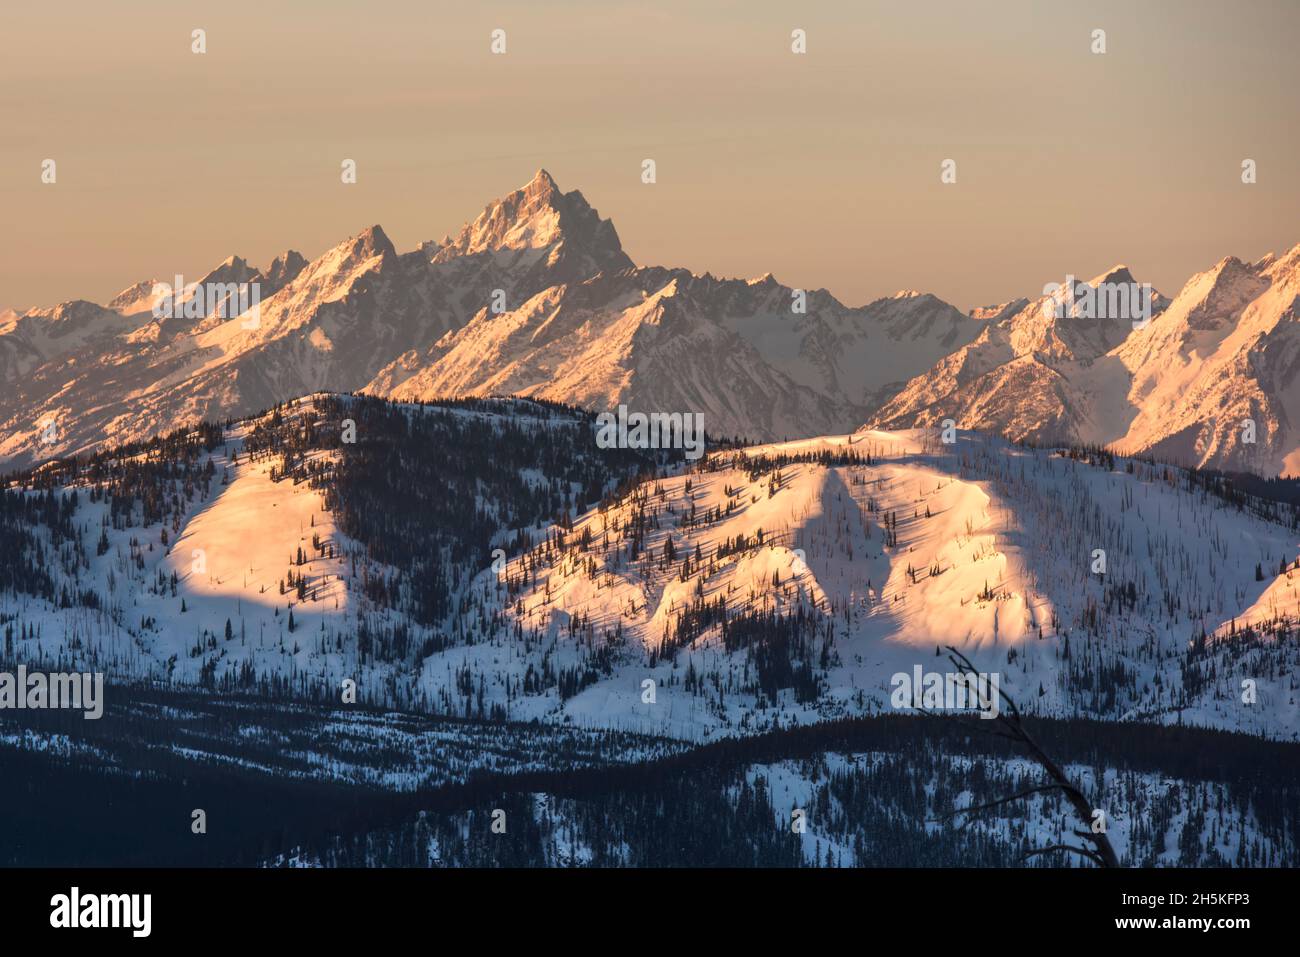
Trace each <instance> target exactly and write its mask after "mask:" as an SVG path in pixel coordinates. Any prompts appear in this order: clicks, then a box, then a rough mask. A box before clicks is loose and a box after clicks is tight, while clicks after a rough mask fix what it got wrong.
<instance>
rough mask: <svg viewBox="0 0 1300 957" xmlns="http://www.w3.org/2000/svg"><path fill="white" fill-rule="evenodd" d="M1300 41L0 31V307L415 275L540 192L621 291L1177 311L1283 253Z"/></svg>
mask: <svg viewBox="0 0 1300 957" xmlns="http://www.w3.org/2000/svg"><path fill="white" fill-rule="evenodd" d="M497 27H500V28H502V29H504V30H505V31H506V37H507V51H508V52H507V53H506V54H505V55H504V56H494V55H492V54H491V52H490V50H489V43H490V38H489V35H490V32H491V31H492V30H493V29H494V28H497ZM1298 27H1300V3H1296V2H1288V0H1279V2H1263V0H1238V2H1231V3H1227V2H1202V0H1165V2H1161V0H1142V2H1133V0H1122V2H1115V3H1097V2H1089V3H1064V2H1027V0H1021V2H997V3H993V2H990V3H974V2H969V0H964V2H939V3H919V2H915V3H893V2H890V3H871V2H861V0H859V2H820V3H819V2H800V3H793V2H791V3H769V2H755V0H746V2H696V3H676V2H658V0H656V2H653V3H624V2H619V0H600V2H596V0H592V2H577V0H574V2H563V0H545V2H542V0H527V2H498V3H492V4H478V3H472V2H471V3H440V2H429V0H419V2H389V3H383V2H341V0H339V2H330V0H315V2H273V3H265V2H260V3H252V2H238V0H227V2H222V3H219V4H218V3H177V2H174V0H173V2H162V0H159V2H138V0H137V2H127V3H112V4H109V3H104V2H102V0H70V2H61V3H46V4H35V3H23V4H17V3H13V4H5V5H4V8H3V10H2V11H0V215H2V216H3V227H4V228H3V230H0V236H2V237H3V238H2V239H0V242H2V243H3V247H2V248H0V306H4V305H11V306H15V307H27V306H34V305H44V304H52V303H54V302H57V301H59V300H64V299H71V298H86V299H92V300H96V301H105V300H107V299H108V298H109V297H111V296H112V295H113V294H114V293H115V292H117V291H118V290H119V289H121V288H122V287H123V286H125V285H127V284H128V283H130V282H132V281H135V280H137V279H143V278H147V277H165V278H169V277H171V276H172V275H174V274H176V273H181V274H183V275H185V276H187V277H188V278H192V279H193V278H198V277H199V276H200V275H201V274H202V273H203V272H205V271H206V270H207V269H209V268H210V267H211V266H213V265H215V264H216V263H217V262H219V261H220V260H222V259H224V258H225V257H226V256H228V255H230V254H232V253H235V254H239V255H242V256H244V257H246V258H247V259H249V260H250V261H251V262H253V263H255V264H257V265H265V264H266V263H267V262H268V261H269V260H270V258H271V257H272V256H273V255H274V254H275V253H276V252H278V251H280V250H283V249H285V248H294V249H298V250H300V251H302V252H303V253H304V254H305V255H307V256H308V257H309V258H310V257H312V256H315V255H317V254H319V253H320V252H322V251H323V250H324V249H326V248H327V247H329V246H331V245H333V244H335V243H336V242H338V241H340V240H342V239H343V238H345V237H347V236H349V235H351V234H354V233H356V232H358V231H359V230H361V229H362V228H364V227H365V226H368V225H369V224H371V223H376V222H377V223H380V224H382V225H383V226H384V228H385V230H386V231H387V232H388V234H389V236H390V237H391V238H392V239H393V241H394V242H395V243H396V244H397V246H398V248H399V249H409V248H413V247H414V246H415V245H416V244H418V243H419V242H420V241H421V240H424V239H436V238H440V237H441V236H443V235H444V234H445V233H447V232H450V231H453V230H454V229H455V228H456V227H457V226H459V225H460V223H462V222H463V221H464V220H466V219H470V218H472V217H473V216H474V215H476V214H477V213H478V212H479V211H480V210H481V209H482V207H483V206H484V205H485V204H486V203H487V202H488V201H489V200H491V199H493V198H494V197H497V196H499V195H501V194H503V193H505V192H508V191H509V190H510V189H512V188H514V187H516V186H519V185H522V184H523V183H524V182H526V181H527V180H528V179H529V178H530V177H531V176H532V174H533V172H534V171H535V170H536V169H537V168H538V167H542V166H544V167H546V168H547V169H548V170H550V172H551V173H552V174H553V175H554V176H555V178H556V180H557V182H558V183H559V185H560V186H561V188H563V189H565V190H569V189H574V188H578V189H581V190H582V191H583V193H584V195H585V196H586V197H587V199H588V200H589V201H590V202H591V203H592V204H593V205H594V206H596V207H597V208H598V209H599V210H600V212H601V215H602V216H607V217H611V218H612V219H613V220H614V223H615V225H616V226H617V227H618V231H619V235H620V236H621V237H622V239H623V243H624V246H625V248H626V249H627V251H628V253H629V255H631V257H632V258H633V259H634V260H635V261H636V262H637V263H639V264H646V265H649V264H655V265H667V266H686V267H689V268H691V269H693V270H695V271H696V272H703V271H706V270H707V271H710V272H713V273H714V274H716V275H724V276H745V277H750V276H757V275H761V274H762V273H764V272H769V271H770V272H772V273H774V274H775V275H776V277H777V278H778V279H779V280H781V281H782V282H786V283H789V284H791V285H795V286H801V287H807V288H813V287H825V288H827V289H829V290H830V291H831V292H833V293H834V294H836V295H837V296H838V297H839V298H840V299H842V300H844V301H846V302H848V303H850V304H859V303H862V302H865V301H868V300H870V299H873V298H876V297H878V296H881V295H888V294H891V293H892V292H894V291H895V290H897V289H900V288H916V289H921V290H925V291H929V292H934V293H935V294H937V295H939V296H941V297H943V298H945V299H947V300H949V301H950V302H952V303H954V304H955V305H957V306H959V307H960V308H963V309H965V308H969V307H970V306H973V305H980V304H985V303H992V302H998V301H1003V300H1006V299H1009V298H1012V297H1013V296H1017V295H1022V294H1023V295H1030V294H1034V293H1036V292H1040V291H1041V289H1042V286H1043V284H1044V283H1045V282H1049V281H1053V280H1056V281H1061V280H1063V278H1064V275H1065V273H1066V272H1073V273H1075V274H1077V275H1084V276H1091V275H1094V274H1096V273H1099V272H1101V271H1102V270H1103V269H1105V268H1106V267H1108V266H1110V265H1112V264H1113V263H1116V262H1125V263H1128V264H1129V265H1130V266H1131V267H1133V270H1134V272H1135V274H1136V276H1137V278H1138V279H1139V280H1145V281H1150V282H1153V283H1154V284H1155V285H1156V286H1157V287H1158V288H1161V289H1162V290H1164V291H1165V292H1166V293H1168V294H1172V293H1173V292H1175V291H1176V290H1177V288H1178V287H1179V286H1180V285H1181V284H1182V282H1183V281H1184V280H1185V279H1186V278H1187V277H1188V276H1189V275H1190V274H1191V273H1192V272H1195V271H1198V270H1201V269H1204V268H1207V267H1209V266H1211V265H1212V264H1213V263H1215V262H1216V261H1217V260H1219V259H1221V258H1222V257H1223V256H1225V255H1229V254H1232V255H1237V256H1240V257H1242V258H1245V259H1254V258H1257V257H1258V256H1260V255H1262V254H1264V253H1265V252H1268V251H1270V250H1276V251H1280V250H1282V249H1285V248H1288V247H1290V246H1292V245H1294V244H1295V243H1297V242H1300V183H1298V182H1297V177H1298V174H1300V124H1298V123H1297V117H1298V116H1300V109H1297V106H1298V100H1300V57H1297V56H1296V53H1295V48H1296V41H1297V39H1300V29H1298ZM195 28H203V29H205V30H206V31H207V53H206V54H203V55H197V54H194V53H192V52H191V49H190V48H191V31H192V30H193V29H195ZM795 28H802V29H804V30H806V31H807V37H808V41H807V42H808V52H807V54H806V55H802V56H800V55H795V54H793V53H791V51H790V33H791V30H793V29H795ZM1096 28H1101V29H1104V30H1105V31H1106V43H1107V52H1106V53H1105V54H1103V55H1096V54H1093V53H1092V52H1091V51H1090V44H1091V32H1092V30H1093V29H1096ZM647 157H649V158H653V159H655V161H656V162H657V164H658V182H657V183H655V184H654V185H649V186H648V185H644V184H642V182H641V178H640V169H641V161H642V160H643V159H645V158H647ZM46 158H53V159H55V160H56V162H57V164H58V167H57V170H58V181H57V183H56V184H54V185H45V184H42V183H41V181H40V173H41V162H42V160H43V159H46ZM345 158H351V159H354V160H356V162H357V169H358V182H357V183H356V184H355V185H343V184H342V183H341V182H340V175H339V174H340V163H341V162H342V161H343V160H344V159H345ZM947 158H952V159H955V160H956V161H957V174H958V175H957V183H956V184H955V185H943V184H941V183H940V178H939V171H940V163H941V162H942V161H943V160H944V159H947ZM1246 158H1251V159H1254V160H1255V161H1256V162H1257V164H1258V182H1257V183H1256V184H1254V185H1249V186H1247V185H1243V184H1242V182H1241V162H1242V160H1243V159H1246Z"/></svg>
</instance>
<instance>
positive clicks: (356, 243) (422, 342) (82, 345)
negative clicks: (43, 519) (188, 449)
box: [0, 170, 981, 463]
mask: <svg viewBox="0 0 1300 957" xmlns="http://www.w3.org/2000/svg"><path fill="white" fill-rule="evenodd" d="M166 281H168V282H170V281H171V277H166ZM254 281H256V282H259V283H260V285H261V299H262V301H261V303H260V315H259V316H258V317H257V320H256V322H252V321H250V319H249V317H248V316H238V317H230V318H223V317H222V316H219V315H216V314H215V310H214V309H205V310H204V311H203V314H202V316H200V317H198V318H183V317H178V318H175V319H170V318H169V319H156V318H154V316H153V314H152V306H153V304H154V295H153V292H152V290H153V288H154V285H155V281H154V280H146V281H144V282H138V283H135V284H133V285H131V286H130V287H128V288H127V289H125V290H124V291H123V292H122V293H121V294H119V295H118V296H117V297H115V298H114V299H113V300H112V301H111V302H110V303H108V304H107V305H106V306H99V305H95V304H93V303H86V302H72V303H64V304H62V305H60V306H57V307H55V308H53V309H46V310H32V311H29V312H26V313H24V314H22V315H18V314H12V313H10V314H7V315H6V317H5V318H4V321H3V323H2V324H0V370H2V371H3V373H4V379H5V384H6V389H5V392H4V394H3V396H2V397H0V460H9V461H11V462H15V463H24V462H30V461H35V460H40V459H44V458H49V457H51V456H54V455H61V454H67V453H70V452H77V451H85V450H88V449H92V448H96V447H99V446H101V445H103V444H105V443H113V442H124V441H132V440H138V439H143V438H147V437H148V436H151V435H154V434H156V433H158V432H160V431H163V430H165V429H168V428H170V427H172V426H173V425H175V424H176V423H179V422H185V421H199V420H203V419H218V418H224V417H227V416H241V415H247V414H250V413H252V412H254V411H257V410H259V409H262V408H266V407H268V406H269V405H271V404H273V403H275V402H278V401H285V400H288V399H291V398H294V397H295V396H299V395H304V394H307V393H310V392H314V391H318V390H322V389H325V390H332V391H354V390H360V389H362V388H366V389H367V390H368V391H371V392H374V393H375V394H380V395H391V396H400V397H403V398H408V399H409V398H414V399H428V398H433V397H442V396H454V395H467V394H474V393H489V392H498V393H500V392H509V393H516V394H520V395H532V396H537V397H541V398H548V399H554V400H557V401H563V402H569V403H574V404H582V405H586V406H589V407H596V406H607V407H613V406H614V405H616V404H618V403H620V402H624V403H627V404H629V405H631V406H634V407H641V408H644V409H645V410H647V411H651V410H656V409H665V410H672V411H681V412H687V411H692V412H702V413H704V415H705V421H706V427H707V428H708V429H709V430H710V431H711V432H712V433H714V434H740V435H749V436H756V437H760V438H775V437H779V436H785V435H807V434H812V433H820V432H823V431H827V430H839V431H844V430H848V429H851V428H853V427H855V426H856V425H858V424H859V423H860V422H861V421H862V418H863V416H864V415H865V413H866V411H867V410H868V409H869V408H871V407H872V406H874V405H875V404H877V402H878V400H879V399H880V398H882V397H884V396H886V395H888V394H891V391H892V387H897V386H898V385H901V384H902V383H903V382H904V381H906V379H908V378H909V377H911V376H913V375H916V374H919V373H920V372H922V371H924V370H925V369H926V368H928V367H929V366H930V365H931V364H932V363H933V362H935V361H937V360H938V359H939V358H940V357H942V356H943V355H946V354H947V353H949V352H951V351H952V350H953V349H954V348H957V347H959V346H961V345H964V344H966V343H967V342H969V341H970V340H972V339H973V338H974V337H975V335H976V334H977V333H978V331H979V329H980V327H981V323H980V322H979V321H977V320H975V319H972V318H969V317H966V316H964V315H962V314H961V313H960V312H958V311H957V310H956V309H954V308H952V307H951V306H948V305H947V304H945V303H942V302H940V301H939V300H937V299H935V298H934V297H933V296H928V295H921V294H916V293H901V294H899V295H898V296H896V297H893V298H890V299H882V300H880V301H878V302H875V303H872V304H870V305H868V306H865V307H862V308H858V309H850V308H848V307H846V306H844V305H842V304H841V303H839V302H838V301H837V300H835V299H834V297H832V296H831V295H830V294H829V293H827V292H825V291H821V290H811V291H807V292H806V294H805V293H804V291H799V292H798V294H797V295H796V291H795V290H792V289H790V288H788V287H785V286H782V285H780V284H779V283H777V282H776V281H775V280H774V279H772V277H771V276H765V277H763V278H761V279H758V280H753V281H740V280H719V279H715V278H713V277H712V276H709V275H703V276H697V275H694V274H692V273H690V272H688V271H687V270H684V269H663V268H657V267H650V268H637V267H636V266H635V265H634V264H633V263H632V261H631V260H630V259H629V258H628V257H627V255H626V254H625V253H624V252H623V250H622V247H621V245H620V243H619V239H618V234H617V232H616V231H615V229H614V226H613V224H612V223H611V222H610V221H609V220H605V219H601V218H600V217H599V215H598V214H597V212H596V211H595V210H594V209H592V207H591V206H589V205H588V204H587V202H586V200H585V199H584V198H583V197H582V194H581V193H579V192H577V191H576V190H575V191H572V192H569V193H563V192H561V191H560V189H559V188H558V187H557V186H556V184H555V181H554V180H553V179H552V178H551V176H550V175H549V174H548V173H547V172H546V171H545V170H539V171H538V173H537V175H536V176H535V177H534V178H533V179H532V181H531V182H529V183H528V184H527V185H525V186H524V187H522V188H520V189H518V190H515V191H514V192H512V193H510V194H508V195H507V196H505V197H503V198H501V199H499V200H497V201H495V202H493V203H491V204H489V205H488V206H487V207H486V208H485V209H484V211H483V213H482V214H481V215H480V216H478V217H477V218H476V219H475V220H474V221H473V222H471V223H467V224H466V225H465V226H463V227H462V228H461V229H460V230H459V231H458V232H457V233H456V234H455V235H454V236H448V237H445V238H444V239H443V240H442V241H441V242H429V243H425V244H423V245H422V246H421V247H420V248H419V249H418V250H415V251H413V252H409V253H400V254H399V253H398V252H397V251H396V250H395V249H394V248H393V245H392V243H391V242H389V240H388V238H387V237H386V236H385V235H384V233H383V230H382V229H380V227H378V226H372V227H370V228H369V229H367V230H365V231H364V232H362V233H361V234H359V235H358V236H355V237H353V238H351V239H348V240H346V241H344V242H343V243H340V244H339V245H338V246H336V247H334V248H333V249H331V250H328V251H327V252H325V253H324V254H322V255H321V256H319V257H317V258H316V259H315V260H313V261H311V262H306V261H305V260H304V259H303V257H301V256H300V255H299V254H298V253H295V252H288V253H285V254H284V255H283V256H281V257H279V258H277V260H276V261H275V263H273V264H272V266H271V267H269V268H268V269H267V270H266V271H265V272H262V271H259V270H256V269H254V268H252V267H250V266H249V265H248V264H247V263H245V262H244V261H243V260H242V259H239V258H238V257H232V258H231V259H228V260H227V261H226V262H225V263H223V264H222V265H221V266H219V267H217V269H215V270H213V272H212V273H211V274H209V275H207V276H204V277H203V278H202V279H201V280H199V283H201V284H204V285H206V284H208V283H214V282H221V283H224V282H254ZM199 283H188V284H187V285H186V288H185V290H184V292H183V294H182V295H183V296H184V297H189V296H192V295H193V289H194V287H195V286H196V285H198V284H199ZM796 299H798V300H800V302H799V303H798V306H796V304H795V303H796ZM796 309H798V311H795V310H796ZM250 327H251V328H250ZM51 425H53V428H51Z"/></svg>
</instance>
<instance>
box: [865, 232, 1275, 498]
mask: <svg viewBox="0 0 1300 957" xmlns="http://www.w3.org/2000/svg"><path fill="white" fill-rule="evenodd" d="M1102 281H1119V282H1130V281H1132V277H1131V276H1130V275H1129V274H1128V272H1127V270H1125V269H1123V267H1116V268H1115V270H1112V271H1111V272H1110V273H1108V274H1107V275H1104V276H1099V277H1097V278H1096V279H1094V280H1092V281H1091V284H1092V285H1094V286H1096V285H1097V284H1098V283H1100V282H1102ZM1046 300H1047V297H1043V298H1040V299H1038V300H1036V301H1034V302H1031V303H1027V304H1026V305H1024V306H1023V307H1022V308H1020V309H1019V310H1018V311H1016V312H1014V313H1013V314H1010V315H1007V314H1005V312H1003V314H1002V315H1001V318H995V317H991V318H990V321H989V325H988V326H987V327H986V329H985V330H984V332H983V333H982V334H981V335H980V337H979V338H978V339H976V340H975V341H974V342H973V343H971V344H970V345H968V346H966V347H964V348H961V349H958V350H956V351H955V352H953V353H952V354H951V355H949V356H946V357H945V358H944V359H942V360H941V361H940V362H938V363H936V364H935V365H934V367H933V368H931V369H930V370H928V371H927V372H925V373H923V374H922V375H919V376H917V377H915V378H914V379H912V381H910V382H909V383H908V384H907V386H906V387H905V388H904V389H902V390H901V391H900V392H899V393H898V394H897V395H895V396H894V397H893V398H892V399H890V400H889V401H888V402H887V403H885V405H884V406H883V407H882V408H881V409H880V410H879V411H878V412H877V413H876V414H875V415H874V416H872V417H871V422H872V424H873V425H875V426H878V427H881V428H906V427H912V426H920V425H934V424H937V423H941V422H942V421H943V420H944V419H949V418H950V419H952V420H953V421H954V422H955V423H956V424H957V425H958V426H959V427H962V428H972V429H975V428H978V429H988V430H993V431H997V432H1000V433H1001V434H1003V435H1005V436H1007V437H1009V438H1012V439H1017V440H1021V439H1023V440H1029V441H1034V442H1043V443H1052V442H1084V443H1092V444H1101V445H1111V446H1113V447H1114V448H1115V449H1116V450H1117V451H1121V452H1124V453H1126V454H1139V453H1145V454H1151V455H1155V456H1157V457H1160V458H1163V459H1167V460H1172V461H1177V462H1183V463H1186V464H1188V465H1196V466H1202V467H1206V466H1208V467H1214V468H1219V469H1224V470H1229V471H1248V472H1254V473H1257V474H1266V475H1277V474H1291V475H1300V387H1297V386H1296V382H1297V380H1298V379H1300V376H1298V375H1297V373H1300V245H1298V246H1296V247H1295V248H1293V249H1292V250H1291V251H1290V252H1289V253H1287V254H1286V255H1285V256H1283V257H1282V258H1280V259H1275V258H1274V257H1272V256H1269V257H1265V258H1264V259H1262V260H1260V261H1259V262H1256V263H1251V264H1248V263H1243V262H1241V261H1240V260H1238V259H1234V258H1231V257H1230V258H1227V259H1224V260H1223V261H1221V262H1220V263H1218V264H1217V265H1216V266H1215V267H1214V268H1212V269H1210V270H1207V271H1206V272H1203V273H1200V274H1198V275H1196V276H1193V277H1192V278H1191V279H1190V280H1188V282H1187V283H1186V285H1184V287H1183V289H1182V290H1181V291H1180V292H1179V293H1178V295H1177V296H1176V297H1175V298H1174V299H1173V301H1172V302H1170V301H1168V300H1165V299H1163V297H1159V296H1156V297H1155V299H1154V300H1153V308H1152V314H1153V318H1152V321H1151V322H1150V324H1148V325H1146V326H1145V327H1139V328H1133V327H1132V325H1131V324H1130V323H1128V322H1125V321H1123V320H1100V319H1095V318H1084V317H1082V316H1077V315H1075V316H1066V317H1057V316H1052V315H1047V314H1045V312H1044V310H1043V304H1044V302H1045V301H1046ZM997 311H998V310H996V309H991V310H989V312H990V313H995V312H997ZM1248 421H1249V423H1250V424H1249V425H1247V422H1248Z"/></svg>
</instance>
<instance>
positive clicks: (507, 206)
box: [433, 169, 634, 278]
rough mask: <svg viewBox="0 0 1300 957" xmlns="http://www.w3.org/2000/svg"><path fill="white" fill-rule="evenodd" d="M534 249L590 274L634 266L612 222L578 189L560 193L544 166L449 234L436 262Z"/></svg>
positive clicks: (435, 257)
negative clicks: (573, 264)
mask: <svg viewBox="0 0 1300 957" xmlns="http://www.w3.org/2000/svg"><path fill="white" fill-rule="evenodd" d="M531 250H544V251H547V252H548V254H549V257H550V264H551V265H559V264H560V261H561V260H564V259H567V260H570V261H575V260H576V261H577V263H578V265H579V266H580V267H584V268H582V269H581V270H580V271H585V272H587V273H588V274H594V273H596V272H619V271H622V270H624V269H630V268H632V267H633V265H634V264H633V262H632V260H631V259H629V258H628V256H627V254H626V253H624V252H623V246H622V244H621V243H620V242H619V238H618V233H617V231H616V230H615V229H614V224H613V223H612V222H610V221H609V220H608V219H601V218H600V214H599V213H598V212H597V211H596V210H595V209H594V208H592V206H591V205H590V204H589V203H588V202H587V200H586V198H585V197H584V196H583V195H582V193H580V192H579V191H578V190H576V189H575V190H572V191H571V192H568V193H563V192H561V191H560V188H559V187H558V186H557V185H556V183H555V180H554V179H553V178H552V177H551V174H550V173H548V172H547V171H546V170H545V169H539V170H538V171H537V173H536V174H535V175H534V176H533V178H532V179H531V180H530V181H529V182H528V183H526V184H525V185H523V186H521V187H520V188H519V189H516V190H514V191H513V192H511V193H508V194H506V195H505V196H503V197H501V198H500V199H498V200H496V201H495V202H492V203H489V204H488V205H487V206H486V207H484V209H483V212H481V213H480V214H479V215H478V216H477V217H476V218H475V219H474V221H473V222H470V223H466V224H465V225H464V226H463V227H462V228H461V230H460V232H459V233H457V234H456V235H455V236H454V237H453V236H447V237H445V238H444V239H443V241H442V242H441V244H439V248H438V250H437V252H436V253H435V254H434V256H433V261H434V262H447V261H450V260H452V259H454V258H458V257H465V256H475V255H481V254H484V253H498V252H506V251H512V252H527V251H531ZM583 278H586V277H585V276H584V277H583Z"/></svg>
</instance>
